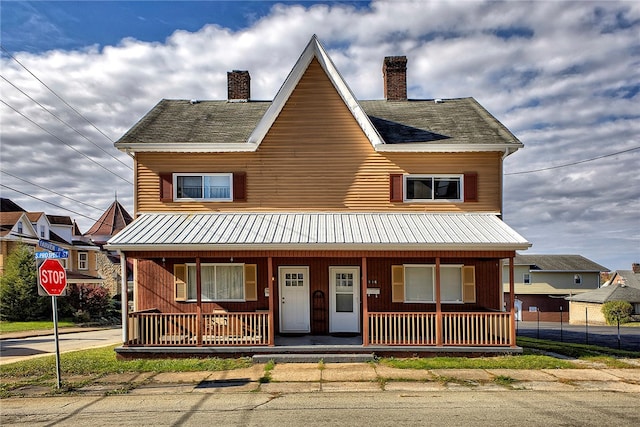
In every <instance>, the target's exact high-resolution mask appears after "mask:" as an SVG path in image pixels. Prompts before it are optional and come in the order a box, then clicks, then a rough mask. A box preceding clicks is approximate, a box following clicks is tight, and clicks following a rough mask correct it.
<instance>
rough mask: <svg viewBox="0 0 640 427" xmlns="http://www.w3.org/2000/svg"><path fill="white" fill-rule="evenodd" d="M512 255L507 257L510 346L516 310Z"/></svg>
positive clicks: (514, 341)
mask: <svg viewBox="0 0 640 427" xmlns="http://www.w3.org/2000/svg"><path fill="white" fill-rule="evenodd" d="M513 258H514V257H513V255H512V256H510V257H509V313H511V316H510V323H511V336H510V341H511V347H515V346H516V311H515V288H514V284H513V278H514V275H513Z"/></svg>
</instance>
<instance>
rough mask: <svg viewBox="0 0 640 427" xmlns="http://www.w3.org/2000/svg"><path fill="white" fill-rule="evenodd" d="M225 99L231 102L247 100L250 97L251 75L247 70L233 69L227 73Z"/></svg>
mask: <svg viewBox="0 0 640 427" xmlns="http://www.w3.org/2000/svg"><path fill="white" fill-rule="evenodd" d="M227 94H228V97H227V99H228V100H229V101H231V102H234V101H235V102H247V101H248V100H249V98H251V77H250V76H249V72H248V71H239V70H233V71H230V72H228V73H227Z"/></svg>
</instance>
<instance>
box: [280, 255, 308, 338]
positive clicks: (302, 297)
mask: <svg viewBox="0 0 640 427" xmlns="http://www.w3.org/2000/svg"><path fill="white" fill-rule="evenodd" d="M279 285H280V332H284V333H292V332H311V328H310V325H311V322H310V315H309V267H280V282H279Z"/></svg>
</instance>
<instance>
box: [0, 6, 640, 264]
mask: <svg viewBox="0 0 640 427" xmlns="http://www.w3.org/2000/svg"><path fill="white" fill-rule="evenodd" d="M38 19H42V17H39V18H38ZM46 28H49V30H48V31H49V33H52V32H54V31H55V30H54V26H53V24H50V25H47V26H46ZM639 28H640V5H638V4H637V3H631V2H533V3H524V2H481V1H474V2H421V1H420V2H418V1H415V2H409V1H400V2H373V3H372V4H371V6H370V8H369V9H362V8H360V9H357V8H354V7H352V6H345V5H331V6H327V5H315V6H311V7H303V6H298V5H293V4H287V3H284V4H281V5H277V6H274V7H273V8H272V10H271V12H270V14H269V15H267V16H264V17H262V18H259V19H257V20H255V21H253V22H252V24H251V26H249V27H246V28H243V29H242V30H239V31H237V32H233V31H231V30H229V29H227V28H224V27H222V26H220V25H218V24H216V23H212V24H211V25H207V26H204V27H203V28H202V29H200V30H199V31H196V32H188V31H184V30H180V29H177V31H175V32H174V33H173V34H172V35H171V36H170V37H169V38H168V39H167V40H166V41H163V42H154V43H150V42H142V41H139V40H135V39H132V38H127V39H123V40H122V41H121V42H120V43H119V44H118V45H116V46H106V47H99V46H87V47H86V48H84V49H82V50H77V51H62V50H54V51H49V52H46V53H43V54H31V53H24V52H16V53H15V56H16V58H17V59H18V60H19V61H21V62H22V63H23V64H24V65H25V66H27V67H28V68H29V69H30V70H32V71H33V72H34V73H35V74H36V75H38V76H39V77H40V78H41V79H42V80H43V81H44V82H46V83H47V85H49V86H50V87H51V88H53V89H54V90H55V91H56V92H57V93H58V94H60V96H62V97H63V98H64V99H65V100H67V101H68V102H69V103H70V104H72V105H73V106H74V107H75V108H76V109H78V110H79V111H81V112H82V114H83V115H85V116H86V117H88V118H90V120H91V121H92V122H93V123H95V124H96V125H97V126H98V127H99V128H100V129H102V130H103V131H104V132H105V133H106V134H107V135H108V136H109V137H110V138H111V139H113V140H115V139H117V138H119V137H120V136H121V135H122V134H123V133H124V132H125V131H126V130H127V129H128V128H130V127H131V126H132V125H133V124H135V122H136V121H137V120H139V119H140V118H141V117H142V116H143V115H144V114H145V113H146V112H147V111H148V110H149V109H151V108H152V107H153V106H154V105H155V104H156V103H157V102H158V101H159V100H160V99H161V98H182V99H192V98H199V99H224V98H225V97H226V72H227V71H229V70H232V69H248V70H249V71H250V72H251V77H252V88H251V91H252V97H253V98H254V99H272V98H273V96H274V95H275V93H276V91H277V90H278V88H279V86H280V85H281V84H282V82H283V81H284V79H285V77H286V76H287V74H288V72H289V71H290V69H291V67H292V66H293V64H294V63H295V61H296V60H297V58H298V56H299V54H300V52H301V51H302V49H303V48H304V46H305V44H306V43H307V42H308V40H309V38H310V37H311V35H312V34H314V33H315V34H318V36H319V38H320V39H321V41H322V42H323V43H324V44H325V46H326V47H327V49H328V50H329V53H330V55H331V56H332V58H333V60H334V61H335V63H336V65H337V67H338V69H339V70H340V71H341V73H342V75H343V77H344V78H345V79H346V81H347V83H348V84H349V85H350V86H351V88H352V90H353V91H354V92H355V94H356V96H358V97H359V98H362V99H376V98H381V97H382V77H381V63H382V58H383V57H384V56H386V55H398V54H403V55H407V56H408V58H409V62H408V68H409V69H408V76H409V82H408V83H409V87H410V89H409V96H410V97H414V98H424V97H428V98H433V97H466V96H473V97H475V98H476V99H478V100H479V101H480V102H481V103H482V104H483V105H484V106H485V107H486V108H487V109H488V110H489V111H490V112H491V113H493V114H494V115H495V116H496V117H497V118H498V119H500V120H501V121H502V122H503V123H505V125H507V126H508V127H509V128H510V129H511V130H512V131H514V132H515V133H516V136H518V137H519V138H520V139H521V140H522V141H523V142H524V143H525V145H526V147H525V149H523V150H521V151H519V152H518V153H516V154H514V155H513V156H510V157H509V158H508V159H507V160H506V162H505V171H506V172H516V171H526V170H531V169H537V168H544V167H548V166H555V165H562V164H566V163H570V162H574V161H578V160H584V159H589V158H593V157H597V156H600V155H603V154H607V153H611V152H617V151H622V150H625V149H629V148H633V147H637V146H640V137H639V136H638V135H640V120H639V119H640V117H639V116H640V114H639V113H638V108H637V105H638V104H639V102H638V101H639V100H640V90H639V86H640V41H639V39H638V30H639ZM2 75H3V76H4V77H5V78H7V79H8V80H9V81H11V82H12V83H14V84H15V85H17V86H18V87H20V88H21V89H22V90H24V91H25V92H27V93H29V94H30V95H31V96H32V97H33V98H34V99H36V100H38V102H40V103H42V104H43V105H46V106H47V108H49V109H51V110H52V111H55V112H56V114H58V115H59V116H60V117H61V118H63V119H64V120H65V121H67V122H68V123H70V124H71V125H72V126H73V127H75V128H76V129H78V130H80V131H81V132H82V133H83V134H85V135H87V136H88V137H89V138H90V139H91V140H92V141H94V142H95V143H96V144H98V145H100V147H102V148H103V149H104V150H106V151H108V152H109V154H110V155H111V156H114V157H116V158H117V159H119V160H120V161H122V162H125V163H126V164H128V165H131V163H132V162H131V159H130V158H128V157H127V156H126V155H125V154H123V153H120V152H118V151H117V150H115V149H114V148H113V145H112V143H111V141H109V140H108V139H107V138H105V137H103V136H102V135H100V134H99V133H97V132H96V131H95V129H93V128H92V127H91V125H89V124H88V123H86V122H85V121H84V120H82V119H80V118H78V117H77V116H76V115H75V114H74V113H73V112H70V111H69V109H68V108H66V107H65V106H64V105H63V104H62V103H61V102H60V101H59V100H58V99H56V97H55V96H53V95H52V94H51V93H50V92H48V91H47V90H46V89H45V88H44V87H43V86H42V85H41V84H40V83H38V82H37V81H35V80H34V79H33V78H32V77H31V76H30V75H28V73H26V72H25V71H24V70H22V69H21V68H20V67H19V66H18V65H17V64H16V63H15V62H13V61H12V60H10V59H9V58H7V57H3V58H2ZM0 89H1V91H2V99H3V100H5V101H6V102H7V103H9V104H11V105H12V106H14V107H15V108H16V109H17V110H19V111H21V112H22V113H23V114H25V115H27V116H28V117H30V118H32V119H33V120H34V121H37V123H39V124H40V125H41V126H43V127H45V128H46V129H47V130H49V131H50V132H51V133H53V134H55V135H56V136H58V137H59V138H61V139H63V140H64V141H66V142H68V143H69V144H72V145H73V146H74V148H76V149H77V150H78V151H80V152H82V153H84V154H86V155H88V156H91V157H92V158H94V159H96V161H97V162H99V163H101V164H102V165H104V166H105V167H107V168H108V169H110V170H112V171H113V172H114V173H116V174H117V175H120V176H122V177H123V178H124V179H126V180H129V181H131V180H132V179H133V176H132V175H133V174H132V172H131V171H130V170H129V169H128V168H126V167H124V166H122V164H120V163H119V162H118V161H116V160H114V159H113V158H112V157H111V156H108V155H106V154H105V153H103V152H102V151H101V150H99V149H97V148H96V147H95V146H93V145H92V144H90V143H88V142H87V141H86V140H85V139H83V138H81V137H79V136H78V135H77V134H76V133H75V132H73V131H71V130H70V129H68V128H66V127H65V126H63V125H62V124H61V123H59V122H58V121H56V120H55V119H53V118H51V117H50V116H49V115H48V114H47V113H45V112H43V111H42V110H41V109H40V108H39V107H37V106H36V105H34V104H33V103H32V102H31V101H29V100H28V99H26V98H24V96H22V95H21V94H20V93H19V92H17V91H16V90H15V89H13V88H11V87H10V86H9V85H8V84H7V83H6V82H4V81H2V82H0ZM0 108H1V110H0V111H1V112H2V150H1V152H0V155H1V160H2V170H6V171H8V172H10V173H12V174H14V175H16V176H19V177H22V178H25V179H28V180H30V181H32V182H35V183H38V184H39V185H42V186H45V187H49V188H52V189H55V190H56V191H59V192H60V193H64V194H68V195H69V196H70V197H73V198H75V199H78V200H82V201H84V202H86V203H88V204H90V205H92V206H96V207H97V208H99V209H94V210H91V209H88V208H87V207H86V206H82V207H79V206H78V205H77V204H75V203H73V202H72V201H69V200H66V199H64V198H61V197H59V196H55V195H52V194H48V193H47V192H46V191H44V190H41V189H38V188H35V187H32V186H29V185H27V184H25V183H24V182H20V181H18V180H16V179H14V178H12V177H10V176H8V175H5V174H2V175H1V179H2V183H3V184H5V185H8V186H11V187H13V188H17V189H20V190H21V191H24V192H26V193H29V194H31V195H34V196H36V197H39V198H42V199H45V200H48V201H50V202H52V203H55V204H58V205H61V206H64V207H66V208H71V209H74V210H76V211H77V210H81V211H82V212H86V214H87V215H88V216H90V217H92V218H97V217H98V216H99V215H100V214H101V209H105V208H106V207H107V206H108V205H109V204H110V202H111V201H112V200H113V195H114V193H115V192H116V191H117V193H118V199H119V200H120V201H122V202H123V203H124V204H125V205H126V206H127V208H128V209H129V210H132V208H133V203H132V187H131V185H129V184H127V183H126V182H125V181H124V180H123V179H121V178H117V177H116V176H114V175H113V174H111V173H108V172H106V171H105V170H103V169H101V168H100V167H98V166H97V165H95V164H93V163H90V162H88V161H87V160H86V159H84V158H83V157H81V156H79V155H78V154H76V153H75V152H73V151H72V150H71V149H69V148H67V147H65V146H64V145H62V144H61V143H60V142H59V141H57V140H55V139H54V138H52V137H51V136H50V135H48V134H47V133H45V132H43V131H42V130H40V129H38V128H37V127H35V126H34V125H32V124H30V123H28V122H27V121H25V120H24V119H23V118H21V117H19V116H18V115H17V114H16V113H15V112H13V111H12V110H10V109H9V108H7V107H6V106H4V105H0ZM639 160H640V150H639V151H631V152H628V153H625V154H620V155H619V156H616V157H610V158H606V159H601V160H597V161H594V162H588V163H584V164H581V165H576V166H570V167H566V168H561V169H555V170H551V171H547V172H539V173H533V174H526V175H508V176H506V177H505V218H506V220H507V222H508V223H509V224H511V225H512V226H514V227H515V228H516V229H517V230H519V231H521V232H522V234H523V235H525V237H527V238H528V239H529V240H530V241H532V242H533V243H534V246H533V249H532V250H531V252H549V253H558V252H570V253H580V254H583V255H585V256H587V257H590V258H592V259H594V260H595V261H598V262H600V263H602V264H604V265H606V266H609V267H612V268H629V264H630V263H631V262H632V261H638V260H639V258H640V250H639V249H638V247H639V246H640V236H639V234H638V227H637V224H638V222H639V221H638V220H639V219H640V218H639V214H638V212H640V206H639V202H638V201H639V200H640V193H639V190H638V189H639V188H640V178H639V176H640V175H639V174H638V173H637V171H638V164H639ZM2 194H3V197H10V198H12V199H13V200H14V201H16V202H18V203H19V204H22V205H23V206H24V207H25V208H28V209H31V210H43V209H46V211H47V212H50V213H64V212H62V211H59V210H56V209H55V208H53V207H50V206H46V205H43V204H42V203H40V202H37V201H36V200H33V199H30V198H28V197H26V196H23V195H20V194H17V193H14V192H12V191H9V190H7V189H3V190H2ZM74 216H75V215H74ZM75 217H76V218H77V219H78V220H79V223H80V225H81V228H82V229H83V230H86V229H87V228H88V227H89V226H90V225H91V224H92V221H91V220H89V219H86V218H80V217H77V216H75Z"/></svg>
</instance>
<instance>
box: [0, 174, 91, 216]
mask: <svg viewBox="0 0 640 427" xmlns="http://www.w3.org/2000/svg"><path fill="white" fill-rule="evenodd" d="M0 172H2V173H3V174H5V175H9V176H10V177H12V178H15V179H18V180H20V181H22V182H25V183H27V184H30V185H33V186H34V187H38V188H40V189H42V190H45V191H48V192H50V193H53V194H55V195H56V196H60V197H64V198H65V199H69V200H71V201H73V202H76V203H80V204H81V205H84V206H86V207H88V208H91V209H96V210H98V211H100V210H102V209H101V208H98V207H96V206H92V205H90V204H88V203H85V202H82V201H80V200H77V199H74V198H73V197H69V196H65V195H64V194H62V193H58V192H57V191H54V190H51V189H50V188H47V187H43V186H42V185H40V184H36V183H35V182H31V181H28V180H26V179H24V178H20V177H19V176H16V175H14V174H12V173H10V172H7V171H5V170H0Z"/></svg>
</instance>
